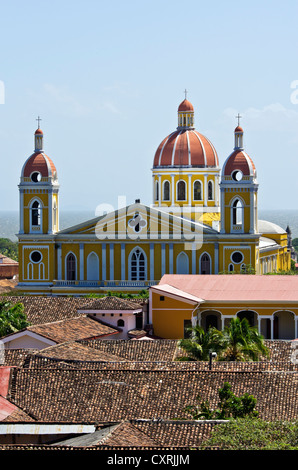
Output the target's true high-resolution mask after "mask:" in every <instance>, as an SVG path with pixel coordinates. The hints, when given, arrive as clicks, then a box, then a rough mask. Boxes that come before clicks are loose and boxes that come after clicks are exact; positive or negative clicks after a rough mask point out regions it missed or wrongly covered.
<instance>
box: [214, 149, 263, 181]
mask: <svg viewBox="0 0 298 470" xmlns="http://www.w3.org/2000/svg"><path fill="white" fill-rule="evenodd" d="M236 171H238V172H239V171H240V172H241V173H242V175H243V176H253V177H256V168H255V165H254V162H253V161H252V159H251V158H250V157H249V156H248V155H247V153H246V152H244V150H241V149H235V150H234V152H232V153H231V155H230V156H229V157H228V158H227V160H226V161H225V163H224V165H223V168H222V175H223V176H232V175H233V173H235V172H236Z"/></svg>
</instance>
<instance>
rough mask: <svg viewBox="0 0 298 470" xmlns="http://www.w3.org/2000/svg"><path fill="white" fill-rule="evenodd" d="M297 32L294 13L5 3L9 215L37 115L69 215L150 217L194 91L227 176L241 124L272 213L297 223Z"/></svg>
mask: <svg viewBox="0 0 298 470" xmlns="http://www.w3.org/2000/svg"><path fill="white" fill-rule="evenodd" d="M297 18H298V3H297V2H295V1H294V0H293V1H290V0H284V1H283V2H280V1H275V0H271V1H266V0H263V1H259V2H257V1H254V0H253V1H250V2H245V4H244V2H239V1H229V0H227V1H226V2H222V1H213V2H212V1H211V2H206V1H204V2H201V1H192V0H189V1H188V2H185V3H183V2H181V1H176V0H171V1H167V0H166V1H162V0H160V1H155V0H151V1H131V0H127V1H126V2H123V1H121V2H120V1H118V0H114V1H113V0H112V1H109V2H103V1H101V0H98V1H93V0H84V1H76V0H74V1H68V0H67V1H65V0H64V1H59V2H58V1H56V0H54V1H47V0H46V1H40V2H39V3H36V2H33V1H31V0H26V2H22V1H20V0H16V1H14V2H11V3H8V2H3V1H0V21H1V28H0V40H1V48H0V83H2V85H4V98H5V99H4V100H3V101H4V102H3V103H1V104H0V158H1V176H2V178H1V190H0V191H1V198H0V210H5V209H10V210H16V209H18V188H17V185H18V183H19V177H20V172H21V168H22V165H23V163H24V161H25V160H26V159H27V158H28V157H29V155H30V154H31V153H32V152H33V145H34V139H33V135H34V131H35V129H36V127H37V123H36V118H37V116H38V115H40V116H41V118H42V122H41V128H42V129H43V132H44V134H45V152H46V153H47V154H48V155H49V156H50V157H51V158H52V159H53V161H54V163H55V165H56V167H57V171H58V178H59V182H60V185H61V187H60V210H68V209H74V210H75V209H77V210H82V209H86V210H89V211H93V210H94V212H95V210H96V207H97V206H98V205H99V204H105V203H106V204H111V205H112V206H114V207H115V208H116V207H117V203H118V196H124V197H125V198H126V201H127V204H130V203H132V202H134V200H135V199H136V198H140V199H141V202H143V203H146V204H150V203H151V198H152V194H151V190H152V184H151V179H152V178H151V167H152V162H153V157H154V153H155V150H156V148H157V147H158V145H159V143H160V141H161V140H162V139H163V138H164V137H165V136H166V135H168V134H169V133H170V132H172V131H173V130H175V128H176V127H177V108H178V105H179V103H180V102H181V101H182V100H183V98H184V93H183V91H184V89H185V88H187V90H188V98H189V100H190V101H191V102H192V104H193V105H194V108H195V125H196V129H197V130H198V131H199V132H201V133H202V134H204V135H206V136H207V137H208V138H209V139H210V140H211V141H212V143H213V144H214V146H215V148H216V150H217V152H218V155H219V159H220V164H221V166H222V165H223V163H224V161H225V159H226V158H227V157H228V155H229V154H230V153H231V152H232V150H233V143H234V142H233V131H234V128H235V125H236V119H235V115H236V114H237V113H238V112H239V113H240V114H241V115H242V116H243V118H242V120H241V125H242V126H243V128H244V131H245V134H244V143H245V149H246V151H247V153H248V154H249V155H250V156H251V158H252V159H253V160H254V162H255V165H256V167H257V172H258V181H259V183H260V188H259V207H260V209H284V208H286V209H297V170H298V164H297V159H298V104H297V103H296V101H297V99H296V101H295V100H293V99H291V97H292V98H293V94H294V95H295V98H297V97H298V86H297V93H296V94H295V89H291V84H292V83H293V82H294V81H295V80H298V66H297V64H298V28H297ZM297 84H298V82H297ZM0 99H1V94H0ZM0 102H1V101H0ZM297 210H298V209H297Z"/></svg>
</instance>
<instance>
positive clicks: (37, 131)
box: [35, 128, 43, 135]
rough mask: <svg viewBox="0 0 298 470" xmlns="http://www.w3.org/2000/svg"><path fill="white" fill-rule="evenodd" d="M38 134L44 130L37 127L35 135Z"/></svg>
mask: <svg viewBox="0 0 298 470" xmlns="http://www.w3.org/2000/svg"><path fill="white" fill-rule="evenodd" d="M36 134H42V135H43V132H42V130H41V129H39V128H38V129H36V131H35V135H36Z"/></svg>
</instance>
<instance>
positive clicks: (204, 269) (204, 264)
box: [200, 253, 211, 274]
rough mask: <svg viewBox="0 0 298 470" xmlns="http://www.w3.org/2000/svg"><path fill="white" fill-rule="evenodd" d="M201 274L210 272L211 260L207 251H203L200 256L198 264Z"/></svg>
mask: <svg viewBox="0 0 298 470" xmlns="http://www.w3.org/2000/svg"><path fill="white" fill-rule="evenodd" d="M200 272H201V274H210V273H211V260H210V256H209V255H208V253H204V254H203V255H202V256H201V265H200Z"/></svg>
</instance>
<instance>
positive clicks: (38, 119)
mask: <svg viewBox="0 0 298 470" xmlns="http://www.w3.org/2000/svg"><path fill="white" fill-rule="evenodd" d="M36 121H37V122H38V129H40V121H42V119H41V118H40V117H39V116H38V118H37V119H36Z"/></svg>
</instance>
